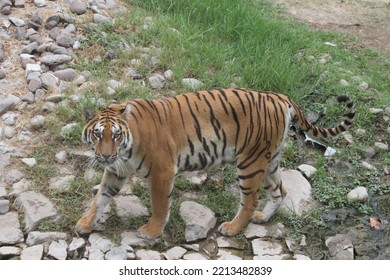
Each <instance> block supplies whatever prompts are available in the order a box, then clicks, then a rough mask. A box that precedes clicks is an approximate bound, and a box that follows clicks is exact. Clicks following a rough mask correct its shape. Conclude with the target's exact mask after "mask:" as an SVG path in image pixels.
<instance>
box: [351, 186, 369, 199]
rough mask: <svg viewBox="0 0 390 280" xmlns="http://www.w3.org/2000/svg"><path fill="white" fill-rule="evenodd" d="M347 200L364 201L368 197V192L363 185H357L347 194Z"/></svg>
mask: <svg viewBox="0 0 390 280" xmlns="http://www.w3.org/2000/svg"><path fill="white" fill-rule="evenodd" d="M347 198H348V200H351V201H366V200H367V199H368V192H367V189H366V188H365V187H357V188H355V189H353V190H351V191H350V192H349V193H348V194H347Z"/></svg>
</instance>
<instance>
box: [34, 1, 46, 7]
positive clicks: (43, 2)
mask: <svg viewBox="0 0 390 280" xmlns="http://www.w3.org/2000/svg"><path fill="white" fill-rule="evenodd" d="M34 5H35V6H37V7H39V8H41V7H44V6H46V1H45V0H34Z"/></svg>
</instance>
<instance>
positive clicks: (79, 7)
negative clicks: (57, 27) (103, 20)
mask: <svg viewBox="0 0 390 280" xmlns="http://www.w3.org/2000/svg"><path fill="white" fill-rule="evenodd" d="M69 10H70V11H71V12H72V13H74V14H76V15H82V14H85V13H86V12H87V5H86V4H85V2H83V1H72V2H70V3H69Z"/></svg>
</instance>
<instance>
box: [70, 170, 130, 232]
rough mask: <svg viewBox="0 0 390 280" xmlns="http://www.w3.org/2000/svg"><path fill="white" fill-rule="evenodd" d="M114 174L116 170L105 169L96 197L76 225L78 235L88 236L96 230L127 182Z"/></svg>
mask: <svg viewBox="0 0 390 280" xmlns="http://www.w3.org/2000/svg"><path fill="white" fill-rule="evenodd" d="M114 172H115V171H114V170H111V171H110V170H108V169H107V168H106V169H105V171H104V175H103V179H102V182H101V184H100V189H99V191H98V193H97V194H96V195H95V197H94V199H93V201H92V203H91V206H90V208H89V209H88V211H87V212H86V213H85V214H84V215H83V216H82V217H81V218H80V219H79V220H78V222H77V224H76V227H75V230H76V232H77V233H79V234H87V233H90V232H92V231H93V230H94V229H95V227H96V225H97V222H98V221H99V219H100V218H101V216H102V215H103V211H104V209H105V208H106V206H107V204H108V203H109V202H110V200H111V198H112V197H113V196H115V195H116V194H117V193H118V192H119V191H120V189H121V188H122V186H123V185H124V183H125V182H126V177H120V176H118V175H116V174H115V173H114Z"/></svg>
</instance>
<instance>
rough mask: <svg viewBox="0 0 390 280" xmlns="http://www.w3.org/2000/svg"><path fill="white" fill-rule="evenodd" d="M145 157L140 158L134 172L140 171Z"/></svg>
mask: <svg viewBox="0 0 390 280" xmlns="http://www.w3.org/2000/svg"><path fill="white" fill-rule="evenodd" d="M145 157H146V155H144V157H143V158H142V160H141V162H140V164H139V165H138V167H137V169H136V170H135V171H139V170H140V169H141V167H142V164H143V163H144V160H145Z"/></svg>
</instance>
